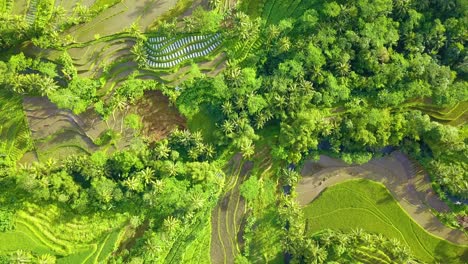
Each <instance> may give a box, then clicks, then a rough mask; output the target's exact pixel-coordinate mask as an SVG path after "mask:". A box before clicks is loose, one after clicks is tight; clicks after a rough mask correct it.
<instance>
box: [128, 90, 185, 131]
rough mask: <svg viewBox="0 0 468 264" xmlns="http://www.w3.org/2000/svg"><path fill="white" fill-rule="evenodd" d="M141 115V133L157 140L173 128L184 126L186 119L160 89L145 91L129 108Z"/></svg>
mask: <svg viewBox="0 0 468 264" xmlns="http://www.w3.org/2000/svg"><path fill="white" fill-rule="evenodd" d="M131 111H132V112H135V113H137V114H138V115H140V116H141V117H142V122H143V135H145V136H146V137H148V138H150V139H152V140H158V139H161V138H164V137H165V136H167V135H168V134H169V133H170V132H171V131H172V130H173V129H175V128H181V129H182V128H185V127H186V120H185V118H184V117H182V116H181V115H180V113H179V112H178V111H177V109H176V108H175V107H174V106H172V105H171V104H170V102H169V99H168V98H167V97H166V96H164V95H163V94H162V93H161V92H160V91H147V92H146V93H145V96H144V97H143V98H142V99H141V100H140V101H138V102H137V103H136V104H135V106H133V107H132V109H131Z"/></svg>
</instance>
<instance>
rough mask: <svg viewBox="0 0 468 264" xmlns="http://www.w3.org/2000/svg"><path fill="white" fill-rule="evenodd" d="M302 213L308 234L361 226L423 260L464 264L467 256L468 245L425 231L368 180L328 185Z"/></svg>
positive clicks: (379, 186)
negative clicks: (407, 249) (396, 243)
mask: <svg viewBox="0 0 468 264" xmlns="http://www.w3.org/2000/svg"><path fill="white" fill-rule="evenodd" d="M304 212H305V216H306V218H307V221H308V222H307V223H308V232H309V233H310V234H312V233H314V232H317V231H319V230H322V229H325V228H330V229H343V230H350V229H354V228H362V229H364V230H367V231H369V232H374V233H382V234H383V235H385V236H387V237H388V238H396V239H398V240H400V241H401V242H402V243H403V244H406V245H407V246H408V247H409V248H410V249H411V251H412V253H413V254H414V255H415V256H416V257H418V258H420V259H421V260H423V261H426V262H434V261H439V262H443V263H463V258H466V257H468V247H466V246H465V247H463V246H458V245H455V244H452V243H450V242H448V241H446V240H443V239H440V238H437V237H435V236H433V235H431V234H429V233H428V232H426V231H425V230H424V229H423V228H422V227H421V226H419V225H418V224H417V223H415V222H414V221H413V220H412V219H411V217H410V216H409V215H408V214H407V213H406V212H405V211H404V210H403V209H402V208H401V207H400V206H399V204H398V203H397V201H396V200H395V199H394V198H393V197H392V195H391V194H390V193H389V192H388V190H387V189H386V188H385V187H384V186H383V185H381V184H379V183H376V182H372V181H369V180H363V179H362V180H352V181H347V182H344V183H340V184H337V185H335V186H332V187H329V188H328V189H327V190H325V191H324V192H323V193H322V194H321V195H320V196H319V197H318V198H317V199H316V200H315V201H313V202H312V203H311V204H309V205H308V206H307V207H306V208H305V209H304ZM464 260H466V259H464Z"/></svg>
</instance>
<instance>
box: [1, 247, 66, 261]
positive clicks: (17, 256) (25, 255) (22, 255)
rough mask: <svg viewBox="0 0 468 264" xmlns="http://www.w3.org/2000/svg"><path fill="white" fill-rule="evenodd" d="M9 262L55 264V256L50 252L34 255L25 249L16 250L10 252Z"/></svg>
mask: <svg viewBox="0 0 468 264" xmlns="http://www.w3.org/2000/svg"><path fill="white" fill-rule="evenodd" d="M9 261H10V262H9V263H12V264H22V263H38V264H55V263H56V261H57V260H56V257H55V256H53V255H50V254H44V255H40V256H34V255H32V254H31V253H30V252H28V251H26V250H21V249H19V250H17V251H15V252H13V253H12V254H10V259H9Z"/></svg>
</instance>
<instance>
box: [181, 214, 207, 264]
mask: <svg viewBox="0 0 468 264" xmlns="http://www.w3.org/2000/svg"><path fill="white" fill-rule="evenodd" d="M210 241H211V222H210V221H206V222H205V223H203V227H202V229H201V230H200V232H199V233H198V234H197V237H196V238H195V240H194V241H192V242H191V243H190V244H189V245H188V246H187V248H186V249H185V252H184V255H183V257H182V263H193V264H205V263H210V250H209V248H210Z"/></svg>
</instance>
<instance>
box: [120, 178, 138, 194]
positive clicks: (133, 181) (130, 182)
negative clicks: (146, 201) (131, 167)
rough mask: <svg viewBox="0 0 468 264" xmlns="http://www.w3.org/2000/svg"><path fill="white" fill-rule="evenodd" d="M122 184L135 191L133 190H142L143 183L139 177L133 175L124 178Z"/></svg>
mask: <svg viewBox="0 0 468 264" xmlns="http://www.w3.org/2000/svg"><path fill="white" fill-rule="evenodd" d="M123 185H124V186H126V187H127V188H128V189H130V190H132V191H135V192H141V191H143V185H142V183H141V181H140V179H138V177H135V176H134V177H130V178H128V179H126V180H125V181H124V182H123Z"/></svg>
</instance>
